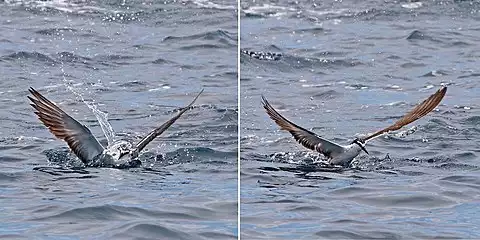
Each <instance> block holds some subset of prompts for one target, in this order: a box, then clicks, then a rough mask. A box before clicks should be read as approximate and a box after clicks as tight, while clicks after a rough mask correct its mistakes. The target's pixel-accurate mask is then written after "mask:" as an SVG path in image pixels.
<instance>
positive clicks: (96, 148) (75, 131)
mask: <svg viewBox="0 0 480 240" xmlns="http://www.w3.org/2000/svg"><path fill="white" fill-rule="evenodd" d="M29 91H30V93H31V94H32V95H33V97H34V98H32V97H30V96H28V99H30V101H32V104H30V105H31V106H32V107H33V108H35V110H37V111H36V112H35V114H37V116H38V118H39V119H40V121H42V122H43V124H45V126H46V127H47V128H48V129H49V130H50V132H52V133H53V135H55V137H57V138H59V139H62V140H64V141H65V142H67V144H68V146H69V147H70V149H72V151H73V152H74V153H75V155H77V157H78V158H79V159H80V160H82V162H83V163H87V162H88V161H91V160H92V159H93V158H94V157H95V156H97V155H99V154H101V153H102V152H103V147H102V145H100V143H99V142H98V141H97V139H96V138H95V137H94V136H93V135H92V133H91V132H90V130H89V129H88V128H87V127H86V126H85V125H82V124H81V123H79V122H77V120H75V119H74V118H72V117H70V116H69V115H68V114H66V113H65V112H64V111H63V110H62V109H60V108H59V107H58V106H57V105H55V104H54V103H53V102H51V101H50V100H48V99H47V98H46V97H44V96H42V94H40V93H39V92H37V91H36V90H35V89H33V88H30V89H29Z"/></svg>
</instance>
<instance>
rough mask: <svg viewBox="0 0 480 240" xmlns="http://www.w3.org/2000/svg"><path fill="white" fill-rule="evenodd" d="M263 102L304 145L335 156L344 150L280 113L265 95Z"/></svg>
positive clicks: (281, 124) (267, 109)
mask: <svg viewBox="0 0 480 240" xmlns="http://www.w3.org/2000/svg"><path fill="white" fill-rule="evenodd" d="M262 104H263V108H265V110H266V111H267V114H268V115H269V116H270V118H271V119H273V121H275V123H276V124H277V125H278V126H280V128H281V129H282V130H287V131H289V132H290V133H291V134H292V135H293V137H294V138H295V140H297V141H298V142H299V143H300V144H302V145H303V146H304V147H306V148H309V149H311V150H314V151H317V152H320V153H322V154H323V155H325V156H326V157H334V156H335V155H336V154H340V153H342V152H343V151H344V149H343V147H342V146H340V145H338V144H336V143H334V142H331V141H328V140H326V139H323V138H321V137H319V136H317V135H316V134H315V133H313V132H311V131H308V130H307V129H305V128H302V127H300V126H298V125H296V124H295V123H293V122H290V121H289V120H288V119H286V118H285V117H283V116H282V115H280V113H278V112H277V111H276V110H275V109H274V108H273V107H272V105H270V103H269V102H268V101H267V99H266V98H265V97H264V96H262Z"/></svg>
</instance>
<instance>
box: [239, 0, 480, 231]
mask: <svg viewBox="0 0 480 240" xmlns="http://www.w3.org/2000/svg"><path fill="white" fill-rule="evenodd" d="M241 6H242V12H241V47H242V49H244V50H246V51H255V52H258V51H262V52H269V53H276V54H269V55H268V54H267V55H261V54H257V57H256V58H255V57H253V58H252V57H250V55H247V54H241V59H240V60H241V65H240V67H241V115H240V116H241V156H242V157H241V225H242V226H241V232H242V233H241V235H242V237H243V239H318V238H322V239H352V238H356V239H374V238H382V239H412V238H421V239H431V238H462V239H465V238H467V239H469V238H470V239H471V238H480V229H479V227H478V226H479V225H480V218H479V217H478V216H479V214H480V202H479V201H478V197H479V195H480V168H479V166H480V164H479V160H480V158H479V154H480V140H479V138H478V134H479V133H480V127H479V126H480V117H479V116H480V111H479V109H480V105H479V103H480V94H479V93H480V88H479V85H478V76H480V72H479V69H478V59H479V57H480V56H479V54H478V53H479V52H480V51H479V50H480V48H479V45H478V44H477V43H478V42H479V40H480V28H479V27H478V26H479V22H480V21H479V20H480V18H479V16H480V15H479V10H480V2H478V1H421V2H407V1H377V0H370V1H352V0H346V1H345V0H344V1H282V0H281V1H275V2H269V1H242V2H241ZM258 56H267V57H258ZM442 84H447V85H448V86H449V89H448V92H447V95H446V97H445V98H444V100H443V102H442V103H441V104H440V106H439V107H438V110H437V111H434V112H432V113H431V114H429V115H427V116H426V117H425V118H423V119H421V120H419V121H417V122H415V123H413V124H411V125H410V126H409V127H408V128H405V129H404V130H403V131H402V132H400V133H392V134H389V135H387V136H386V137H381V138H379V139H376V140H375V141H372V142H371V143H369V144H368V146H367V150H369V152H370V155H366V154H364V153H363V154H361V155H360V156H359V157H358V158H357V162H356V163H355V164H354V167H352V168H348V169H337V168H326V167H325V166H323V165H321V164H320V163H319V161H318V156H317V155H316V154H313V153H310V152H309V151H308V150H306V149H305V148H303V147H301V146H300V145H299V144H297V143H295V141H294V140H293V138H292V137H291V135H290V134H289V133H288V132H284V131H280V130H279V128H278V126H276V125H275V124H274V123H273V121H272V120H270V119H269V118H268V116H267V114H266V113H265V111H264V110H263V108H262V107H261V97H260V96H261V94H263V95H265V96H266V97H267V99H268V100H269V101H270V103H271V104H272V105H273V106H274V107H275V108H277V109H278V110H279V111H280V113H281V114H283V115H284V116H285V117H287V118H288V119H290V120H292V121H293V122H295V123H297V124H299V125H300V126H303V127H305V128H307V129H310V130H312V131H314V132H316V133H318V134H320V135H321V136H324V137H326V138H328V139H331V140H334V141H335V142H338V143H341V144H346V143H348V142H349V141H351V140H352V139H353V137H354V136H355V135H356V134H364V133H368V132H374V131H376V130H379V129H380V128H382V127H386V126H388V125H389V124H391V123H393V122H394V121H395V120H396V119H398V118H399V117H401V116H402V114H403V113H405V112H407V111H409V110H410V109H411V108H413V107H414V105H415V104H417V103H418V102H420V101H421V100H423V99H425V98H426V97H428V96H429V95H430V94H432V93H433V92H435V91H436V90H437V89H438V88H439V87H440V85H442ZM412 127H416V130H415V128H414V129H412V130H411V131H409V129H410V128H412Z"/></svg>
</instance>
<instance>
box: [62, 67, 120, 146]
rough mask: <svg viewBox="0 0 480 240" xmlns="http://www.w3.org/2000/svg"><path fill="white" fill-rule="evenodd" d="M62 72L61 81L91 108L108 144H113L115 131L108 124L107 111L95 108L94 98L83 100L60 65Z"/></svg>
mask: <svg viewBox="0 0 480 240" xmlns="http://www.w3.org/2000/svg"><path fill="white" fill-rule="evenodd" d="M62 73H63V82H64V83H65V86H66V87H67V89H68V90H69V91H70V92H72V93H73V94H75V96H77V97H78V98H80V100H82V102H83V103H85V105H87V107H88V108H89V109H90V110H92V112H93V114H94V115H95V118H97V120H98V122H99V123H100V127H101V128H102V132H103V134H104V135H105V137H106V138H107V142H108V146H110V145H111V144H113V142H114V140H115V131H113V128H112V125H110V123H109V122H108V113H105V112H102V111H100V110H99V109H98V108H97V105H95V100H92V102H88V101H85V99H84V98H83V96H82V94H80V93H79V92H77V91H76V89H75V88H74V86H73V84H72V83H71V82H69V81H68V80H67V79H66V78H65V72H64V71H63V67H62Z"/></svg>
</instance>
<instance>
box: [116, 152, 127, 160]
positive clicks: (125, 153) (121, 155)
mask: <svg viewBox="0 0 480 240" xmlns="http://www.w3.org/2000/svg"><path fill="white" fill-rule="evenodd" d="M127 153H128V152H126V151H125V152H122V153H120V157H119V158H118V159H121V158H122V157H123V156H125V155H127Z"/></svg>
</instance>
